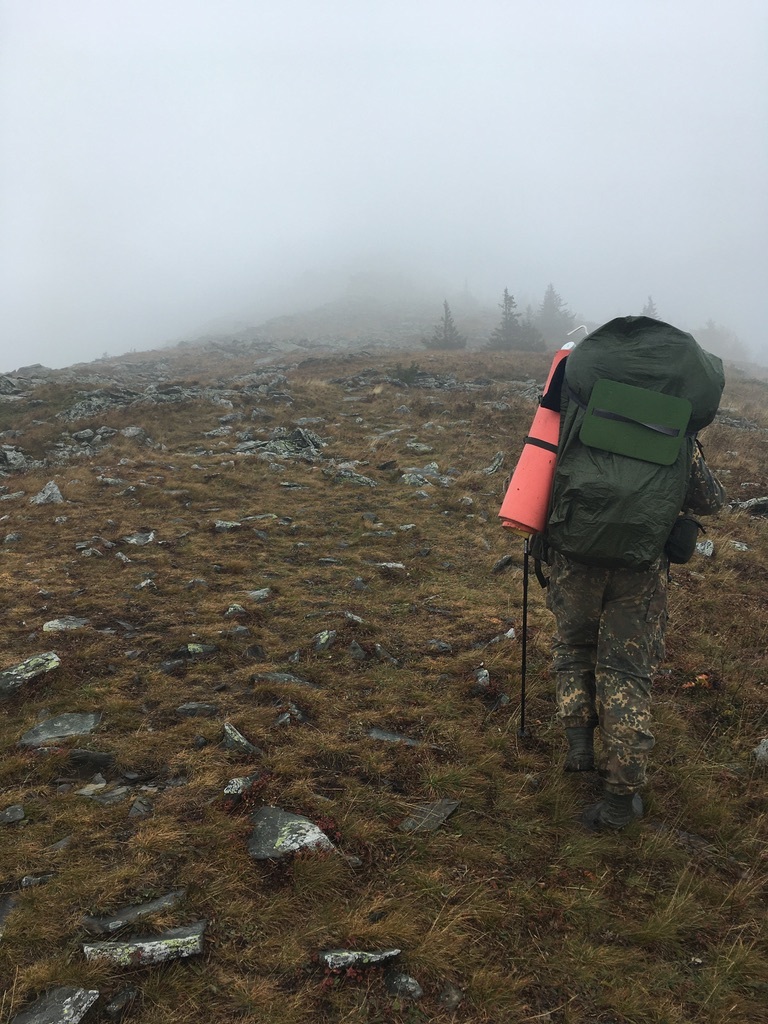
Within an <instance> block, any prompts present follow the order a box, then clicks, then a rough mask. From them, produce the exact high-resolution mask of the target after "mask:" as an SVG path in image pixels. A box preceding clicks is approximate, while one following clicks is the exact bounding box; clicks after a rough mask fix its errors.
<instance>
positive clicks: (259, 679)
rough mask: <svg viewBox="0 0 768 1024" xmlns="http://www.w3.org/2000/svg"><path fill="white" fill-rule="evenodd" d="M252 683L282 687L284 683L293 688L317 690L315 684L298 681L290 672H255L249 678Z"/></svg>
mask: <svg viewBox="0 0 768 1024" xmlns="http://www.w3.org/2000/svg"><path fill="white" fill-rule="evenodd" d="M251 682H252V683H277V684H278V685H280V686H282V685H284V684H285V683H292V684H293V685H294V686H308V687H309V688H310V689H311V690H319V689H320V687H319V686H318V685H317V683H310V682H309V680H308V679H300V678H299V676H295V675H294V674H293V673H292V672H257V673H256V674H255V675H252V676H251Z"/></svg>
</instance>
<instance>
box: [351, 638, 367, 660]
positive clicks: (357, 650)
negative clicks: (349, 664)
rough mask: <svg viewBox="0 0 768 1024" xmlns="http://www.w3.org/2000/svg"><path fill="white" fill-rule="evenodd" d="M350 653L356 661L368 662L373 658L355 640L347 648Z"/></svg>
mask: <svg viewBox="0 0 768 1024" xmlns="http://www.w3.org/2000/svg"><path fill="white" fill-rule="evenodd" d="M347 650H348V652H349V653H350V654H351V655H352V657H353V658H354V659H355V661H368V659H369V658H370V657H371V656H370V654H369V653H368V652H367V651H366V650H365V649H364V648H363V647H361V646H360V644H359V643H358V642H357V640H353V641H352V643H351V644H350V645H349V647H348V648H347Z"/></svg>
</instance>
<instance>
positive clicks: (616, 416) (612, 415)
mask: <svg viewBox="0 0 768 1024" xmlns="http://www.w3.org/2000/svg"><path fill="white" fill-rule="evenodd" d="M566 387H567V388H568V398H570V399H571V400H572V401H574V402H575V403H576V405H578V406H579V408H580V409H586V408H587V405H586V403H585V402H582V400H581V399H580V398H579V396H578V395H577V394H576V392H575V391H574V390H573V388H572V387H571V385H570V384H566ZM592 415H593V416H597V417H598V418H599V419H601V420H615V422H616V423H637V424H638V425H639V426H641V427H647V429H648V430H653V431H655V432H656V433H657V434H664V435H665V436H666V437H680V434H681V430H680V429H679V428H678V427H665V426H664V425H663V424H661V423H646V422H644V421H643V420H635V419H632V417H631V416H622V414H621V413H620V412H611V410H610V409H598V408H597V407H593V408H592ZM685 433H686V436H687V437H694V436H695V434H696V432H695V431H686V432H685Z"/></svg>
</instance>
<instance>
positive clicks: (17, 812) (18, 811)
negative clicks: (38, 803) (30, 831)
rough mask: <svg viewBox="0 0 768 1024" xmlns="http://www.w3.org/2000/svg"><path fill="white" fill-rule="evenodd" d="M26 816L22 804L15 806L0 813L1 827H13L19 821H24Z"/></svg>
mask: <svg viewBox="0 0 768 1024" xmlns="http://www.w3.org/2000/svg"><path fill="white" fill-rule="evenodd" d="M25 817H26V815H25V814H24V808H23V807H22V806H21V804H13V805H12V806H11V807H6V809H5V810H4V811H1V812H0V825H13V824H15V823H16V822H17V821H24V818H25Z"/></svg>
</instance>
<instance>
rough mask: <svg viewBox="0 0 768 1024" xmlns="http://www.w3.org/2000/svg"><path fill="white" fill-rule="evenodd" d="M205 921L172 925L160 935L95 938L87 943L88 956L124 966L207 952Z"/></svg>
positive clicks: (158, 961)
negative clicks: (109, 939)
mask: <svg viewBox="0 0 768 1024" xmlns="http://www.w3.org/2000/svg"><path fill="white" fill-rule="evenodd" d="M205 925H206V922H205V921H197V922H196V923H195V924H190V925H186V926H184V927H183V928H170V929H168V931H166V932H163V933H162V934H160V935H152V936H146V937H141V938H136V939H132V940H130V941H126V942H93V943H85V944H84V945H83V953H84V954H85V958H86V960H106V961H109V962H111V963H114V964H118V965H120V966H121V967H144V966H146V965H149V964H160V963H164V962H165V961H167V960H178V959H181V958H183V957H188V956H196V955H198V954H199V953H202V952H203V940H204V935H205Z"/></svg>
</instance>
